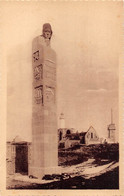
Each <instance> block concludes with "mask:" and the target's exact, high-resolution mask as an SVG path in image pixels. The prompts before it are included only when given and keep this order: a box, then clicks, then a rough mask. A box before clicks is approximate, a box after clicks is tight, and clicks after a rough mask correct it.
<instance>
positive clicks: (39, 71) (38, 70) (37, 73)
mask: <svg viewBox="0 0 124 196" xmlns="http://www.w3.org/2000/svg"><path fill="white" fill-rule="evenodd" d="M34 78H35V80H40V79H42V78H43V65H42V64H41V65H38V66H36V67H35V68H34Z"/></svg>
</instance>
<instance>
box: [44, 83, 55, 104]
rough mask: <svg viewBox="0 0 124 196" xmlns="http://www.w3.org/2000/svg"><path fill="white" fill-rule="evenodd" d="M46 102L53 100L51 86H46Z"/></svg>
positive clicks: (53, 95) (53, 94)
mask: <svg viewBox="0 0 124 196" xmlns="http://www.w3.org/2000/svg"><path fill="white" fill-rule="evenodd" d="M45 94H46V102H55V89H54V88H53V87H49V86H46V93H45Z"/></svg>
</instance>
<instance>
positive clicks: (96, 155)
mask: <svg viewBox="0 0 124 196" xmlns="http://www.w3.org/2000/svg"><path fill="white" fill-rule="evenodd" d="M118 150H119V146H118V144H106V145H90V146H80V147H79V146H78V147H76V148H74V149H68V150H64V149H63V150H62V149H61V150H59V167H58V171H57V173H56V174H54V175H48V176H45V177H44V179H43V180H41V179H29V177H28V176H24V175H23V176H22V175H20V174H16V175H14V176H8V177H7V188H8V189H119V153H118ZM110 182H111V183H110Z"/></svg>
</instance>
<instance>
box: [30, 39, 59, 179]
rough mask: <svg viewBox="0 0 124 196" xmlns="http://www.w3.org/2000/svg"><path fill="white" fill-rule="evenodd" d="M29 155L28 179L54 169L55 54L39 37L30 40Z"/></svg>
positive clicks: (55, 164) (55, 124)
mask: <svg viewBox="0 0 124 196" xmlns="http://www.w3.org/2000/svg"><path fill="white" fill-rule="evenodd" d="M32 52H33V54H32V55H33V58H32V65H33V85H32V86H33V89H32V91H33V93H32V95H33V103H32V104H33V108H32V154H31V163H30V166H29V175H33V176H35V177H38V178H42V176H43V175H44V174H49V173H54V171H55V169H56V167H57V165H58V143H57V117H56V54H55V52H54V50H53V49H51V47H50V45H45V42H44V40H43V38H42V37H41V36H39V37H37V38H35V39H34V40H33V51H32Z"/></svg>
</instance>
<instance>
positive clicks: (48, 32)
mask: <svg viewBox="0 0 124 196" xmlns="http://www.w3.org/2000/svg"><path fill="white" fill-rule="evenodd" d="M40 37H41V38H43V39H42V44H43V45H46V46H49V45H50V39H51V37H52V28H51V25H50V24H49V23H45V24H44V25H43V29H42V35H41V36H40ZM40 41H41V40H40Z"/></svg>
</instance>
